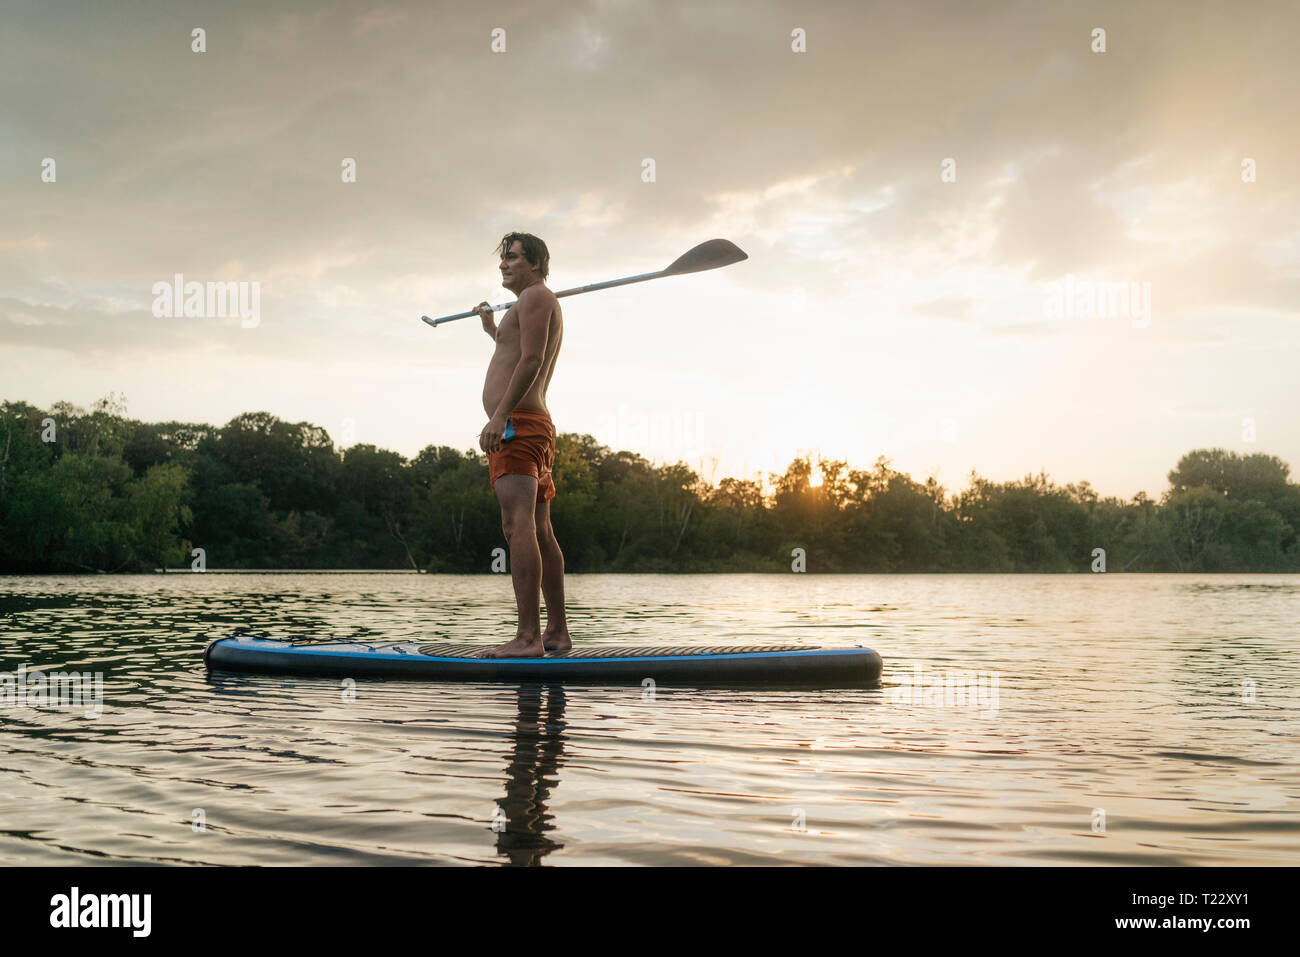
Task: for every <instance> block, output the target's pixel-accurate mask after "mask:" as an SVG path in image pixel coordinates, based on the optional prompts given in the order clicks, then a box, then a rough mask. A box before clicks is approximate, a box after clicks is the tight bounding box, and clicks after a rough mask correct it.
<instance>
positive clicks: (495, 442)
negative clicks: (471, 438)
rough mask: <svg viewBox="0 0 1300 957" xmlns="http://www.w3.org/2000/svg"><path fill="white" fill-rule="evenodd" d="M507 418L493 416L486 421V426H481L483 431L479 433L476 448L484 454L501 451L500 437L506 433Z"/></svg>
mask: <svg viewBox="0 0 1300 957" xmlns="http://www.w3.org/2000/svg"><path fill="white" fill-rule="evenodd" d="M507 418H508V416H504V415H494V416H492V418H491V419H489V420H488V424H487V425H485V426H483V431H482V432H480V433H479V437H478V447H479V448H480V449H482V450H483V451H484V452H499V451H501V436H502V435H504V434H505V431H506V419H507Z"/></svg>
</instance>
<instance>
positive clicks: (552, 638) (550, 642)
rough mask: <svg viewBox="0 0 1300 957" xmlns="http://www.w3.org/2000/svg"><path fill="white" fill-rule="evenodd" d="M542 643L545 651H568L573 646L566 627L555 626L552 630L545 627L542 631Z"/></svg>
mask: <svg viewBox="0 0 1300 957" xmlns="http://www.w3.org/2000/svg"><path fill="white" fill-rule="evenodd" d="M542 645H543V646H544V647H545V648H546V650H547V651H568V650H569V649H570V648H572V647H573V640H572V639H571V638H570V637H569V629H568V628H557V629H555V630H554V631H552V630H551V629H550V628H547V629H546V631H545V632H543V633H542Z"/></svg>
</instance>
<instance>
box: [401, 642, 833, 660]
mask: <svg viewBox="0 0 1300 957" xmlns="http://www.w3.org/2000/svg"><path fill="white" fill-rule="evenodd" d="M489 647H493V646H491V645H437V644H435V645H420V654H422V655H429V656H430V657H434V658H477V657H478V656H479V655H480V654H482V653H483V652H484V651H486V650H487V649H488V648H489ZM816 650H817V646H816V645H746V646H743V647H739V646H736V645H727V646H725V647H717V648H714V647H709V648H697V647H695V646H693V645H679V646H664V647H662V648H660V647H655V646H654V645H648V646H640V647H625V646H623V645H580V646H578V647H576V648H570V649H569V650H568V651H548V652H547V653H546V657H547V658H570V659H576V658H664V657H667V658H681V657H685V656H689V655H752V654H757V653H760V652H764V651H816Z"/></svg>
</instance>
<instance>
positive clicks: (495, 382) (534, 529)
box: [474, 233, 573, 658]
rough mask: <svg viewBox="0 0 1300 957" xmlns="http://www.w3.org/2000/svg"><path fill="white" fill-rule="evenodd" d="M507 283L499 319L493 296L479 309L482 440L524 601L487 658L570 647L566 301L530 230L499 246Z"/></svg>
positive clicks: (519, 594)
mask: <svg viewBox="0 0 1300 957" xmlns="http://www.w3.org/2000/svg"><path fill="white" fill-rule="evenodd" d="M497 251H498V252H499V253H500V254H501V285H503V286H504V287H505V288H507V289H509V290H510V291H511V292H513V293H514V294H515V295H516V297H517V298H518V300H519V301H518V302H516V303H515V304H514V305H513V306H511V307H510V308H509V309H508V310H506V314H505V316H504V317H503V318H502V319H501V325H500V327H498V326H497V325H496V324H494V323H493V321H492V310H491V308H490V307H489V306H488V303H487V302H482V303H479V305H478V306H476V307H475V309H474V311H475V312H477V313H478V315H479V318H480V319H482V320H483V331H484V332H486V333H487V334H488V335H490V336H491V337H492V339H493V341H495V342H496V344H497V346H496V352H494V353H493V354H492V361H491V362H490V363H489V364H488V370H487V379H486V380H485V381H484V383H483V411H484V412H486V413H487V414H488V424H487V425H485V426H484V427H483V431H482V433H481V434H480V435H479V440H478V441H479V448H481V449H482V450H483V451H484V452H486V453H487V455H488V474H489V479H490V481H491V483H492V487H493V488H494V489H496V493H497V501H498V502H500V503H501V528H502V530H503V531H504V532H505V534H506V541H507V543H508V544H509V546H510V577H511V578H512V579H513V580H514V586H515V602H516V604H517V605H518V606H519V629H518V631H517V632H516V634H515V637H514V638H513V639H511V640H510V641H507V642H506V643H505V644H504V645H501V646H499V647H497V648H493V649H492V650H491V651H485V652H483V654H482V655H480V657H483V658H533V657H536V658H540V657H542V656H543V655H544V654H545V653H546V652H547V651H563V650H565V649H567V648H570V647H572V644H573V643H572V641H571V640H570V638H569V626H568V623H567V622H566V621H565V617H564V555H563V554H562V553H561V552H560V545H559V543H558V542H557V541H556V540H555V532H554V531H553V530H552V529H551V499H553V498H554V497H555V483H554V482H553V481H552V478H551V469H552V467H553V466H554V464H555V426H554V425H553V424H552V422H551V414H550V412H549V411H547V408H546V387H547V386H549V385H550V384H551V373H552V372H554V371H555V359H556V356H558V355H559V354H560V340H561V339H562V338H563V336H564V314H563V313H562V312H561V311H560V301H559V300H558V299H556V298H555V295H554V293H552V292H551V291H550V290H549V289H547V288H546V286H545V284H544V281H545V279H546V275H547V273H548V272H549V270H550V253H549V252H548V251H547V249H546V244H545V243H544V242H542V241H541V240H540V239H538V238H537V237H536V236H533V235H531V234H529V233H507V234H506V236H505V237H504V238H503V239H502V240H501V245H500V246H498V247H497ZM539 583H540V590H541V592H542V593H543V594H545V596H546V631H545V632H543V631H542V629H541V610H540V609H539V607H538V601H539V599H538V590H539Z"/></svg>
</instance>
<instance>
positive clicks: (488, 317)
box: [473, 299, 497, 339]
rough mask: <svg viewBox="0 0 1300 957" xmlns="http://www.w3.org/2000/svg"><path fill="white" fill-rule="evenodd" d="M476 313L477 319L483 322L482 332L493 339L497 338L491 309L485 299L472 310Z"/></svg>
mask: <svg viewBox="0 0 1300 957" xmlns="http://www.w3.org/2000/svg"><path fill="white" fill-rule="evenodd" d="M473 311H474V312H477V313H478V317H479V318H480V319H482V320H483V331H484V332H486V333H487V334H488V335H489V336H491V337H492V338H493V339H495V338H496V337H497V324H496V323H495V322H493V321H492V307H491V304H490V303H488V301H487V300H486V299H484V300H483V301H482V302H480V303H479V304H478V305H477V306H475V307H474V309H473Z"/></svg>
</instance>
